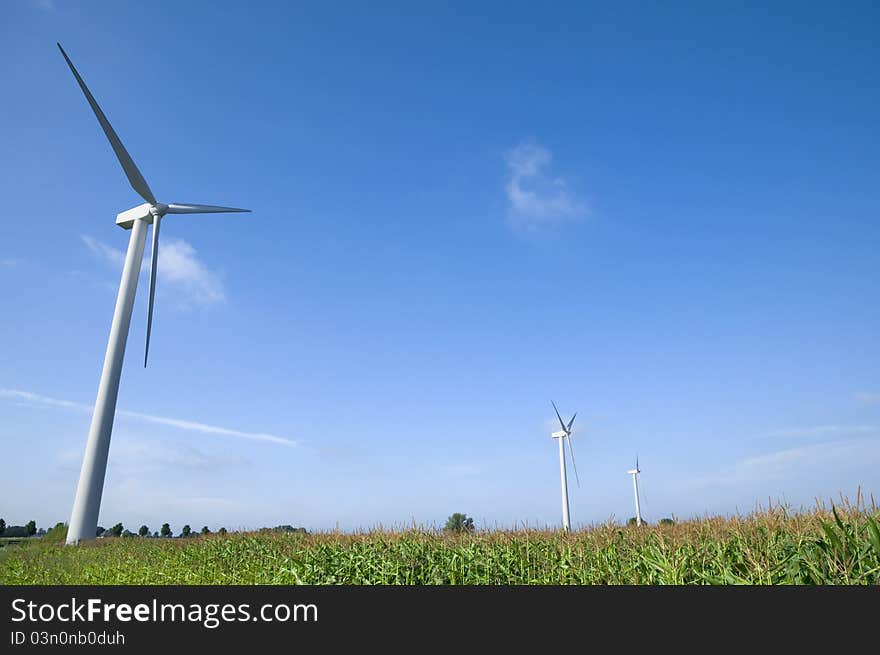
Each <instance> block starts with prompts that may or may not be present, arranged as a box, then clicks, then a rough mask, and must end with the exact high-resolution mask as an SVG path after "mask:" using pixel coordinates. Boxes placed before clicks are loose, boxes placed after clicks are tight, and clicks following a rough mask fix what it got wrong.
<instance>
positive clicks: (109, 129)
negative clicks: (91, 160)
mask: <svg viewBox="0 0 880 655" xmlns="http://www.w3.org/2000/svg"><path fill="white" fill-rule="evenodd" d="M56 45H57V46H58V49H59V50H60V51H61V54H62V55H64V61H66V62H67V65H68V66H69V67H70V71H71V72H72V73H73V76H74V77H75V78H76V81H77V83H78V84H79V88H80V89H82V92H83V95H85V97H86V100H88V101H89V104H90V105H91V107H92V111H93V112H95V116H96V117H97V119H98V122H99V123H100V124H101V128H102V129H103V130H104V134H106V135H107V140H108V141H110V145H111V146H112V147H113V152H115V153H116V158H117V159H118V160H119V163H120V164H122V170H124V171H125V175H126V177H128V181H129V183H131V187H132V188H133V189H134V190H135V191H137V192H138V195H140V197H141V198H143V199H144V200H146V201H147V202H148V203H150V204H151V205H155V204H156V198H155V196H153V192H152V191H150V186H149V185H148V184H147V181H146V180H145V179H144V176H143V175H141V172H140V171H139V170H138V167H137V166H135V163H134V161H133V160H132V158H131V155H129V154H128V151H127V150H126V149H125V146H124V145H122V141H120V140H119V137H118V136H117V135H116V132H115V131H114V130H113V126H112V125H110V121H108V120H107V117H106V116H105V115H104V112H103V111H101V108H100V107H99V106H98V103H97V101H96V100H95V97H94V96H93V95H92V92H91V91H89V87H87V86H86V83H85V82H83V79H82V78H81V77H80V76H79V73H78V72H77V70H76V68H74V66H73V62H72V61H70V57H68V56H67V53H66V52H64V48H62V47H61V44H60V43H57V44H56Z"/></svg>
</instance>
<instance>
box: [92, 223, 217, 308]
mask: <svg viewBox="0 0 880 655" xmlns="http://www.w3.org/2000/svg"><path fill="white" fill-rule="evenodd" d="M81 238H82V241H83V243H84V244H85V245H86V247H88V249H89V250H90V251H91V252H92V254H94V255H95V256H96V257H98V258H99V259H102V260H103V261H105V262H107V263H109V264H110V265H112V266H114V267H115V268H122V265H123V264H124V263H125V253H124V252H123V251H122V250H120V249H118V248H114V247H113V246H109V245H107V244H106V243H103V242H101V241H98V240H97V239H95V238H93V237H91V236H88V235H82V236H81ZM158 268H159V286H160V288H162V289H166V288H167V289H169V290H170V291H172V292H173V293H174V296H175V300H176V301H177V302H178V304H182V305H184V306H187V305H202V306H205V305H213V304H217V303H223V302H225V301H226V292H225V291H224V288H223V282H222V281H221V280H220V277H219V276H218V275H217V274H216V273H214V272H213V271H211V270H210V269H209V268H208V267H207V266H206V265H205V264H204V262H202V260H201V259H199V256H198V252H197V251H196V249H195V248H193V247H192V246H191V245H190V244H189V243H188V242H186V241H184V240H183V239H165V240H162V241H160V248H159V265H158ZM149 270H150V264H149V259H148V258H147V257H145V258H144V262H143V263H142V265H141V274H142V275H148V274H149Z"/></svg>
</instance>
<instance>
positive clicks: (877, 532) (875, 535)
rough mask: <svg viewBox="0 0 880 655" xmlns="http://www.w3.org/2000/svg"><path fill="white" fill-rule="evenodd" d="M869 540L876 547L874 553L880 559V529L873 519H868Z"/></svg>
mask: <svg viewBox="0 0 880 655" xmlns="http://www.w3.org/2000/svg"><path fill="white" fill-rule="evenodd" d="M868 539H869V540H870V541H871V545H872V546H873V547H874V552H875V553H876V554H877V556H878V557H880V528H878V527H877V521H875V520H874V518H873V517H871V516H869V517H868Z"/></svg>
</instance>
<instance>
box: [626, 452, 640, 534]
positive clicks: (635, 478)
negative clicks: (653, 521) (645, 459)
mask: <svg viewBox="0 0 880 655" xmlns="http://www.w3.org/2000/svg"><path fill="white" fill-rule="evenodd" d="M641 472H642V471H641V469H639V456H638V455H636V467H635V468H634V469H630V470H629V471H627V473H628V474H630V475H631V476H632V479H633V495H634V496H635V498H636V525H638V526H641V525H642V512H641V510H640V509H639V473H641Z"/></svg>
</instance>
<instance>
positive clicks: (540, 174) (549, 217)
mask: <svg viewBox="0 0 880 655" xmlns="http://www.w3.org/2000/svg"><path fill="white" fill-rule="evenodd" d="M552 159H553V156H552V155H551V153H550V151H549V150H547V149H546V148H544V147H543V146H540V145H537V144H530V143H521V144H520V145H518V146H516V147H515V148H513V149H512V150H510V151H508V152H507V153H505V156H504V160H505V162H506V163H507V167H508V168H509V169H510V178H509V179H508V181H507V185H506V186H505V192H506V194H507V201H508V214H509V217H510V220H511V222H512V223H513V224H514V226H515V227H518V228H523V229H527V230H535V229H539V228H541V227H544V226H548V225H551V224H556V223H559V222H561V221H564V220H568V219H572V218H577V217H580V216H583V215H585V214H586V213H587V211H588V210H587V206H586V204H585V203H584V201H583V200H581V199H580V198H579V197H578V196H577V195H576V194H575V193H574V191H572V190H571V189H570V188H569V185H568V183H567V182H566V181H565V180H564V179H563V178H561V177H555V176H552V175H551V174H550V172H549V167H550V163H551V161H552Z"/></svg>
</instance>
